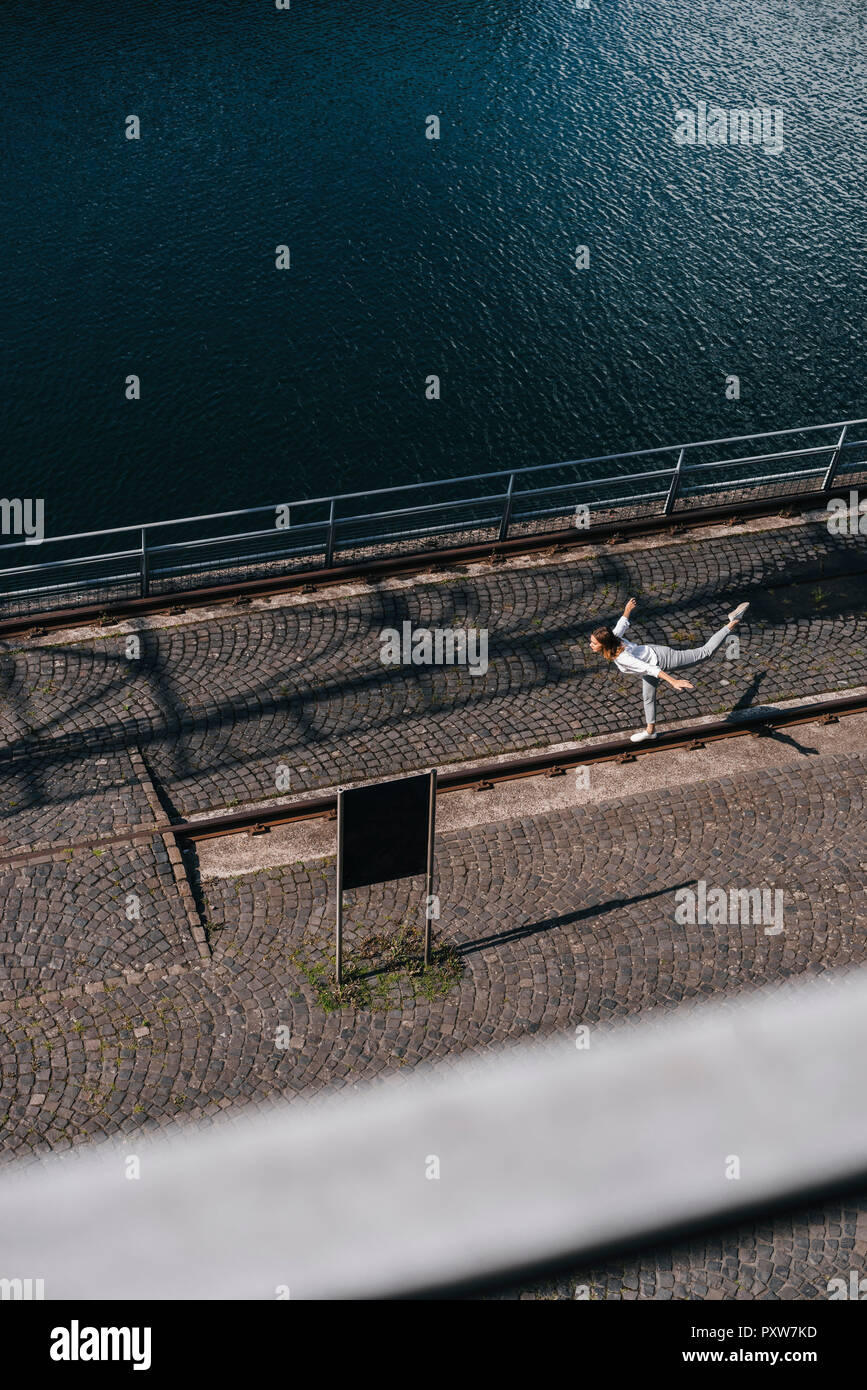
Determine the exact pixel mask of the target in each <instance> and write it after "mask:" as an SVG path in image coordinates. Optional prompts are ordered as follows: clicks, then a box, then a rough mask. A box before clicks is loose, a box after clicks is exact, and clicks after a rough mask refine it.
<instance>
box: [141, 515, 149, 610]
mask: <svg viewBox="0 0 867 1390" xmlns="http://www.w3.org/2000/svg"><path fill="white" fill-rule="evenodd" d="M149 592H150V568H149V565H148V533H147V527H146V526H143V527H142V528H141V596H142V598H147V596H148V594H149Z"/></svg>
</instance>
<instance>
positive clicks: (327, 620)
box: [0, 523, 867, 842]
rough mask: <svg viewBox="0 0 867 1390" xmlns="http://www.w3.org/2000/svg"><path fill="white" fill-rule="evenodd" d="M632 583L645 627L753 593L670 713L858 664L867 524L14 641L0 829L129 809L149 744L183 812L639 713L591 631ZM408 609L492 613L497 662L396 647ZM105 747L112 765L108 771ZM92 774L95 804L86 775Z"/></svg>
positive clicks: (619, 722) (432, 618)
mask: <svg viewBox="0 0 867 1390" xmlns="http://www.w3.org/2000/svg"><path fill="white" fill-rule="evenodd" d="M633 593H634V594H638V595H639V596H640V608H639V610H638V612H637V613H636V615H635V619H634V632H635V633H636V634H637V635H638V636H639V637H640V638H641V639H643V640H648V641H663V640H665V641H667V642H669V643H670V644H673V645H692V644H695V643H696V642H698V641H700V640H704V639H705V638H706V637H707V636H709V635H710V633H711V632H713V631H714V630H716V628H717V627H718V626H719V625H720V623H721V621H723V620H724V614H725V612H726V611H727V609H728V608H729V607H730V605H731V604H732V603H733V602H734V601H735V600H736V599H740V598H748V599H750V601H751V603H752V608H751V610H750V613H749V615H748V621H747V622H745V623H744V624H743V625H742V627H741V629H740V635H741V644H742V645H741V655H740V658H739V659H737V660H726V659H725V658H724V657H723V656H722V655H718V656H717V657H716V658H715V659H714V660H713V661H712V662H709V663H708V664H707V665H706V666H703V667H702V668H700V670H699V671H698V672H697V673H696V685H697V689H696V690H695V691H694V692H675V691H672V690H670V689H669V688H667V687H666V688H665V689H664V691H663V692H662V694H661V706H660V719H661V720H662V721H670V720H674V719H683V718H688V717H695V716H698V715H701V714H711V713H714V712H720V711H724V710H727V709H732V708H744V707H747V706H750V705H753V704H756V703H764V702H767V701H769V700H778V699H784V698H798V697H802V696H807V695H811V694H822V693H826V692H829V691H834V690H842V689H847V688H851V687H854V686H857V685H860V684H862V683H864V680H865V672H867V625H865V619H864V610H865V599H867V538H865V537H860V536H855V537H835V536H831V535H829V533H828V531H827V528H826V527H825V526H824V525H821V524H818V523H815V524H814V523H810V524H807V525H797V526H791V527H786V528H784V529H778V530H769V531H751V532H748V533H743V534H731V535H725V536H722V537H719V536H718V537H715V538H713V539H703V540H690V541H684V542H680V543H678V544H676V545H668V546H661V547H656V548H653V547H651V548H645V549H636V548H635V547H633V548H630V549H626V548H622V547H618V546H601V547H599V548H598V549H597V551H596V552H595V553H594V554H593V555H592V556H591V557H590V558H588V559H586V560H580V561H575V560H573V561H561V562H560V563H555V562H552V563H551V564H550V566H546V567H539V568H512V569H509V568H507V567H505V566H504V567H501V568H494V569H491V570H489V571H487V572H485V573H484V574H482V575H474V576H469V575H466V576H458V577H457V578H455V577H454V576H450V577H449V578H448V579H444V580H441V581H439V582H437V581H436V580H433V581H427V582H419V583H417V584H414V585H413V586H411V587H403V588H387V587H382V588H380V589H377V588H376V587H372V588H371V589H370V591H369V592H365V593H363V594H360V595H348V594H347V595H341V596H340V597H339V598H336V599H322V598H319V599H317V598H314V599H311V601H310V602H309V603H304V604H294V605H292V604H286V603H282V604H281V603H280V602H276V603H275V604H274V605H273V606H269V607H266V608H261V609H256V610H251V609H244V608H227V609H226V610H225V611H224V615H223V616H219V617H208V618H200V619H198V620H195V619H192V620H191V621H182V622H181V623H179V624H178V625H177V626H171V627H158V626H153V625H151V626H150V627H147V628H145V629H144V630H143V631H142V635H141V636H142V655H141V659H140V660H132V659H129V658H128V657H127V656H126V654H125V650H126V638H125V637H124V636H121V635H118V634H116V635H110V634H106V635H105V636H104V637H102V638H100V639H97V640H93V639H89V640H83V641H79V642H73V643H69V642H67V643H64V642H62V641H61V642H56V641H55V642H53V641H49V642H48V643H47V644H46V645H44V646H36V647H30V648H27V647H26V646H25V647H15V646H12V645H11V644H8V643H7V644H5V649H3V648H0V711H2V720H0V767H4V768H5V775H6V778H7V786H11V788H12V790H11V792H9V793H7V794H6V795H4V794H3V788H2V786H0V811H2V813H3V814H2V820H0V834H6V835H8V833H9V832H8V830H7V829H6V822H8V820H9V818H10V816H11V817H12V818H14V819H15V820H17V821H19V823H21V824H23V822H22V820H21V817H22V814H23V810H24V809H26V807H27V806H29V807H30V808H31V813H32V818H33V826H32V831H29V832H28V833H33V834H35V835H37V836H39V835H40V834H41V833H42V831H41V830H40V827H39V823H38V822H39V819H40V817H42V818H43V819H44V817H45V814H46V808H50V811H51V813H52V814H54V812H55V811H56V812H57V813H58V817H59V818H58V821H57V825H58V827H59V828H58V834H60V833H63V834H72V833H73V832H75V833H80V831H81V827H76V825H75V824H74V822H75V818H76V816H77V815H78V814H79V812H81V814H82V816H83V817H84V820H85V821H86V822H87V823H88V824H92V823H93V821H94V819H96V820H101V818H102V817H103V816H104V815H108V816H109V818H110V819H112V820H113V823H120V822H122V821H127V820H129V818H130V817H131V816H132V815H133V814H134V806H132V805H131V804H129V798H124V797H122V796H121V791H120V788H121V786H122V782H121V780H120V779H122V778H123V777H124V776H125V774H124V772H123V766H122V765H123V757H124V754H125V752H126V750H129V749H131V748H134V747H138V748H140V749H141V750H142V752H143V754H144V756H145V758H146V760H147V763H148V765H149V767H150V770H151V772H152V774H153V776H154V779H155V781H156V783H157V785H158V786H159V787H160V788H161V790H162V791H163V793H164V794H165V796H166V798H167V801H168V804H170V806H171V807H172V808H173V809H174V810H175V811H177V812H178V813H179V814H185V815H189V814H192V813H193V812H195V811H199V810H205V809H209V808H211V807H216V806H220V805H226V804H233V803H235V802H246V801H255V800H259V799H261V798H263V797H269V796H275V795H277V789H276V785H275V776H276V771H277V768H278V766H279V765H280V764H283V765H285V766H287V767H288V768H289V769H290V772H291V786H290V789H291V790H292V791H293V792H298V791H304V790H306V789H313V788H325V787H333V786H335V785H337V784H338V783H340V782H347V781H352V780H362V779H365V778H372V777H375V776H378V775H382V774H388V773H397V772H400V771H403V770H410V769H413V768H417V767H424V766H429V765H431V764H433V763H437V764H440V765H442V764H443V763H448V762H458V761H461V760H465V759H470V758H474V757H481V756H484V755H487V754H494V753H503V752H507V751H518V750H521V749H527V748H531V747H537V746H549V745H551V744H553V743H560V742H571V741H573V740H575V739H580V738H582V737H586V736H590V735H594V734H605V733H616V732H625V731H628V730H632V729H634V728H636V727H638V726H639V725H640V724H641V723H642V722H643V715H642V711H641V683H640V681H639V680H637V679H635V678H632V679H630V678H628V677H626V676H621V675H620V674H619V673H617V672H616V671H615V670H614V668H612V667H610V666H607V665H606V664H605V663H604V662H602V661H600V660H598V659H597V658H596V657H594V656H593V654H592V653H591V652H590V650H589V647H588V645H587V640H586V639H587V636H588V634H589V632H590V630H591V629H592V628H593V627H594V626H596V625H597V624H598V623H599V622H600V621H606V620H607V621H611V620H613V619H614V618H615V617H616V616H617V615H618V613H619V612H620V611H621V609H622V607H623V604H624V602H625V600H626V598H627V597H628V596H629V595H630V594H633ZM404 621H410V622H412V623H413V624H414V625H415V626H423V627H428V628H435V627H438V628H451V627H456V626H469V627H477V628H485V629H487V630H488V632H489V663H490V664H489V669H488V671H487V673H486V674H485V675H484V676H481V675H480V676H472V675H470V674H469V672H468V671H467V669H466V668H460V667H456V666H453V667H439V668H436V667H400V668H388V667H385V666H383V665H382V663H381V661H380V650H381V644H380V641H379V633H380V631H381V630H382V629H383V628H385V627H393V628H397V629H400V627H401V624H402V622H404ZM97 758H101V759H105V760H106V761H105V763H104V765H103V768H104V775H103V774H100V775H99V776H98V777H97V778H94V777H93V768H94V759H97ZM24 764H26V771H25V770H23V765H24ZM88 782H89V783H90V785H91V786H92V787H93V788H94V794H95V795H96V796H97V797H98V800H99V806H98V808H97V809H96V811H94V810H93V809H92V808H91V809H90V810H88V798H87V797H83V796H81V794H80V788H81V787H82V786H83V785H87V784H88ZM109 782H111V784H112V785H113V786H114V788H115V791H116V796H115V802H116V803H117V804H116V805H115V806H114V808H113V809H106V808H108V806H109V801H110V799H111V798H110V797H109V795H108V783H109ZM122 802H123V803H124V804H121V803H122ZM11 803H15V804H14V805H12V804H11ZM13 834H14V832H13ZM19 838H20V837H19ZM16 842H17V841H16Z"/></svg>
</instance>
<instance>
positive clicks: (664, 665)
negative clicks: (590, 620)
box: [590, 598, 750, 743]
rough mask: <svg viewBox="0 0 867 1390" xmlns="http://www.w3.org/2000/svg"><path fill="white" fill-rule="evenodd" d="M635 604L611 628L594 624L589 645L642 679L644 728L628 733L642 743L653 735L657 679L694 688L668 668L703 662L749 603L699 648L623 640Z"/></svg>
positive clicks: (733, 627)
mask: <svg viewBox="0 0 867 1390" xmlns="http://www.w3.org/2000/svg"><path fill="white" fill-rule="evenodd" d="M635 604H636V600H635V599H634V598H631V599H630V600H629V602H628V603H627V605H626V607H625V608H624V610H623V617H622V618H619V619H618V620H617V622H616V623H615V625H614V628H613V629H612V628H610V627H597V628H596V630H595V631H594V632H592V633H591V635H590V646H591V647H592V648H593V650H594V652H601V653H602V655H603V656H604V657H605V659H606V661H613V662H614V665H615V666H616V667H617V669H618V670H619V671H625V672H626V673H627V675H637V676H642V677H643V678H644V684H643V693H644V715H645V718H646V720H647V728H646V729H640V730H639V731H638V733H637V734H632V736H631V738H632V742H633V743H643V742H644V740H645V739H649V738H656V687H657V686H658V685H659V682H660V681H661V680H663V681H667V683H668V684H669V685H671V686H673V687H674V689H675V690H694V689H695V686H694V685H693V683H692V681H686V680H679V679H678V678H677V677H676V676H670V675H669V674H668V673H669V671H676V670H682V669H683V668H684V667H686V666H697V665H698V663H699V662H700V661H707V659H708V657H709V656H713V654H714V652H715V651H716V649H717V647H719V646H720V645H721V644H722V643H723V642H724V641H725V639H726V637H727V636H728V634H729V633H730V632H733V631H734V629H735V628H736V627H737V625H738V623H739V622H740V620H741V618H742V617H743V616H744V614H745V613H746V611H747V609H748V608H749V606H750V605H749V604H748V603H741V604H738V606H737V608H736V609H735V610H734V612H732V613H729V616H728V622H727V623H726V625H725V627H721V628H720V630H719V632H715V633H714V635H713V637H711V638H710V639H709V640H708V641H707V642H705V644H704V646H703V647H683V648H678V647H660V646H653V647H645V646H638V645H637V644H636V643H635V642H627V641H626V640H625V639H624V637H623V634H624V632H625V631H626V629H627V628H628V627H629V615H630V613H631V612H632V610H633V609H634V608H635Z"/></svg>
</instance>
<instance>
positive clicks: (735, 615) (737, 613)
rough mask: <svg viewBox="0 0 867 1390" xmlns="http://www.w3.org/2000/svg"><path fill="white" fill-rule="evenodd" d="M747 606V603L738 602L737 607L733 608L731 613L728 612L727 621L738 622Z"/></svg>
mask: <svg viewBox="0 0 867 1390" xmlns="http://www.w3.org/2000/svg"><path fill="white" fill-rule="evenodd" d="M749 606H750V605H749V604H748V603H739V604H738V606H737V608H735V609H734V611H733V612H732V613H729V622H730V623H736V622H738V621H739V620H740V619H741V618H742V617H743V616H744V614H745V613H746V611H747V609H748V608H749Z"/></svg>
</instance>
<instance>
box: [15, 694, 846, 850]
mask: <svg viewBox="0 0 867 1390" xmlns="http://www.w3.org/2000/svg"><path fill="white" fill-rule="evenodd" d="M863 713H867V694H856V695H842V696H832V697H830V698H829V699H826V700H816V701H813V702H805V703H803V704H800V705H793V706H790V707H789V708H787V709H767V708H763V709H761V710H757V711H755V712H754V713H747V714H745V715H743V717H741V718H739V719H738V720H737V721H736V722H732V721H731V720H728V719H718V720H714V721H712V722H709V723H708V722H705V723H698V724H692V725H688V726H686V727H683V728H679V729H673V730H671V731H669V732H667V733H661V734H659V736H658V737H657V738H656V739H655V740H654V741H653V742H652V743H644V744H638V745H636V744H634V743H631V742H630V741H629V739H628V738H622V737H621V738H613V739H607V740H605V741H604V742H600V743H595V744H594V745H593V746H592V747H590V748H584V749H582V748H580V747H578V748H572V749H568V750H566V751H560V752H544V753H532V754H525V755H522V756H518V757H515V758H506V759H503V760H501V761H496V762H488V763H481V764H474V765H473V766H472V767H469V768H459V769H457V770H455V771H452V772H444V773H440V774H439V776H438V778H437V790H438V792H439V793H440V794H447V793H449V792H457V791H470V790H476V791H479V792H484V791H487V790H490V789H491V788H492V787H493V786H494V784H495V783H498V782H508V781H513V780H516V779H518V778H524V777H540V776H547V777H557V776H562V775H565V774H566V773H567V772H568V770H569V769H570V768H575V767H585V766H589V765H590V764H591V763H604V762H622V763H631V762H635V761H637V760H638V759H639V758H647V757H653V756H654V755H655V754H658V753H660V752H664V751H668V750H671V749H686V750H688V751H690V750H697V749H701V748H704V747H706V746H707V745H708V744H709V743H715V742H718V741H719V740H721V739H731V738H764V737H772V736H773V734H774V732H775V731H776V730H777V729H784V728H791V727H792V726H794V725H797V724H814V723H825V724H830V723H836V722H837V721H838V720H839V719H841V718H844V717H845V716H846V715H851V714H863ZM336 814H337V795H336V792H335V793H328V794H326V795H324V796H312V797H305V798H303V799H302V800H298V801H293V802H290V803H288V804H287V803H285V802H284V803H282V804H280V805H278V806H273V807H261V806H260V807H258V808H255V809H253V810H247V811H232V812H229V813H227V814H216V815H211V814H208V815H200V816H197V817H194V818H193V819H192V820H186V821H168V820H165V821H155V822H153V823H151V824H146V825H145V824H140V825H136V826H129V827H122V828H120V829H119V830H115V831H113V832H112V833H111V834H110V835H104V836H101V837H99V838H98V839H93V840H79V841H75V842H72V843H70V844H65V845H58V846H56V847H52V848H50V849H41V850H28V851H21V852H18V853H15V854H9V855H2V854H0V866H4V867H7V868H14V867H17V866H20V865H26V864H34V863H44V862H46V861H48V860H53V859H56V858H59V857H62V856H64V855H67V856H68V855H70V854H71V853H72V854H74V853H76V852H78V851H87V850H90V851H93V850H96V849H105V848H106V847H107V846H109V845H113V844H122V843H123V844H128V843H131V842H135V841H137V840H147V839H150V838H152V837H153V836H155V835H171V836H174V838H175V839H176V840H180V841H182V842H185V843H188V844H194V843H196V842H198V841H200V840H212V839H217V838H218V837H220V836H224V835H238V834H241V833H243V832H244V831H247V833H248V834H251V835H257V834H267V833H268V832H269V831H270V830H271V828H272V826H278V825H290V824H293V823H295V822H298V821H306V820H329V819H335V817H336Z"/></svg>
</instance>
